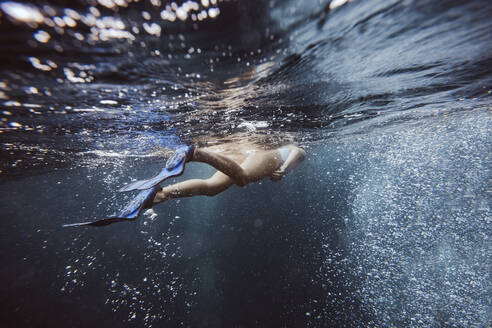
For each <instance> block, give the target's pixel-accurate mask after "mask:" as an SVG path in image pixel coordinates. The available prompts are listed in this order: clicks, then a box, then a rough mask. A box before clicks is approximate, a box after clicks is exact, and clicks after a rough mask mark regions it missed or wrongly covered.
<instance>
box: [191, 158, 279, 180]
mask: <svg viewBox="0 0 492 328" xmlns="http://www.w3.org/2000/svg"><path fill="white" fill-rule="evenodd" d="M191 160H192V161H196V162H202V163H207V164H209V165H211V166H213V167H215V168H216V169H217V170H219V171H221V172H223V173H224V174H225V175H227V176H229V177H230V179H232V182H233V183H235V184H237V185H238V186H241V187H242V186H245V185H247V184H248V183H250V182H254V181H258V180H261V179H263V178H266V177H268V176H270V175H271V174H272V173H273V172H274V171H275V170H276V169H278V168H279V167H280V165H282V156H281V155H280V153H279V152H278V151H277V150H270V151H261V152H257V153H254V154H252V155H250V156H248V157H247V158H246V160H245V161H244V162H243V163H241V165H239V164H238V163H236V162H235V161H234V160H232V159H230V158H229V157H227V156H224V155H221V154H217V153H214V152H211V151H208V150H205V149H199V148H197V149H196V150H195V152H194V154H193V158H192V159H191Z"/></svg>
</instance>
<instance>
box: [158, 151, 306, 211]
mask: <svg viewBox="0 0 492 328" xmlns="http://www.w3.org/2000/svg"><path fill="white" fill-rule="evenodd" d="M282 148H286V149H288V150H289V151H290V153H289V155H288V157H287V159H286V160H285V162H283V160H282V156H281V153H280V151H279V150H278V149H274V150H259V149H256V148H252V147H250V148H245V147H244V146H239V145H228V146H225V145H221V146H215V147H208V148H196V149H195V151H194V153H193V156H192V158H191V161H194V162H202V163H206V164H209V165H211V166H213V167H214V168H216V169H217V170H218V171H217V172H216V173H215V174H214V175H212V176H211V177H210V178H208V179H190V180H186V181H183V182H179V183H176V184H174V185H171V186H167V187H165V188H163V189H162V190H161V191H159V192H158V193H157V194H156V195H155V197H154V202H153V204H157V203H161V202H164V201H166V200H168V199H171V198H182V197H191V196H197V195H204V196H215V195H217V194H218V193H221V192H222V191H224V190H226V189H227V188H229V187H230V186H232V185H233V184H236V185H238V186H241V187H242V186H245V185H247V184H249V183H251V182H255V181H259V180H262V179H264V178H266V177H270V179H271V180H272V181H280V180H281V179H282V177H283V176H284V175H285V174H286V173H287V172H289V171H291V170H293V169H295V168H296V167H297V166H298V165H299V164H300V163H301V162H302V161H303V160H304V159H305V157H306V152H305V151H304V150H303V149H302V148H299V147H296V146H294V145H288V146H284V147H282Z"/></svg>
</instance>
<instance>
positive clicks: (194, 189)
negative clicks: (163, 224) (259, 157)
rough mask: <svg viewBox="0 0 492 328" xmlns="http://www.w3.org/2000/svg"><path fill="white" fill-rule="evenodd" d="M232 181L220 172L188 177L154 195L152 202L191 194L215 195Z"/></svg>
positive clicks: (190, 195)
mask: <svg viewBox="0 0 492 328" xmlns="http://www.w3.org/2000/svg"><path fill="white" fill-rule="evenodd" d="M232 184H233V181H232V180H231V178H229V177H228V176H227V175H225V174H224V173H221V172H217V173H215V174H214V175H213V176H212V177H210V178H209V179H206V180H204V179H190V180H186V181H183V182H179V183H176V184H174V185H171V186H167V187H165V188H163V189H162V190H161V191H159V192H158V193H157V194H156V195H155V197H154V204H157V203H161V202H164V201H166V200H168V199H171V198H183V197H192V196H198V195H202V196H215V195H217V194H218V193H221V192H222V191H224V190H226V189H227V188H229V187H230V186H232Z"/></svg>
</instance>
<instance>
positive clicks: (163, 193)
mask: <svg viewBox="0 0 492 328" xmlns="http://www.w3.org/2000/svg"><path fill="white" fill-rule="evenodd" d="M305 158H306V152H305V151H304V149H302V148H299V147H297V146H294V145H287V146H283V147H280V148H277V149H273V150H262V149H258V148H256V147H254V146H252V145H244V144H232V143H229V144H223V145H220V146H213V147H207V148H196V147H190V146H186V147H184V148H183V147H182V148H181V149H180V150H177V151H176V152H175V153H174V155H173V156H172V157H171V158H170V160H168V163H166V167H164V168H163V170H161V172H160V173H159V174H158V175H157V176H155V177H153V178H151V179H148V180H141V181H136V182H133V183H130V184H129V185H127V186H125V187H124V188H122V189H121V190H120V191H131V190H140V192H139V193H138V195H137V196H136V197H135V198H133V199H132V200H131V201H130V202H129V203H128V204H127V205H126V206H125V208H124V209H123V210H122V211H121V213H120V214H115V215H111V216H109V217H106V218H103V219H100V220H97V221H92V222H81V223H70V224H65V225H63V226H64V227H77V226H87V225H90V226H98V227H101V226H107V225H109V224H112V223H115V222H122V221H131V220H135V219H137V218H138V216H139V215H140V213H141V212H142V211H143V209H145V208H150V207H152V206H153V205H155V204H158V203H161V202H164V201H166V200H168V199H172V198H182V197H192V196H198V195H204V196H215V195H217V194H218V193H221V192H222V191H224V190H226V189H227V188H229V187H230V186H232V185H233V184H236V185H238V186H245V185H247V184H248V183H251V182H255V181H259V180H262V179H264V178H266V177H270V179H272V180H273V181H279V180H281V179H282V177H283V176H284V175H285V174H286V173H288V172H290V171H292V170H293V169H295V168H296V167H297V166H298V165H299V164H300V163H301V162H302V161H303V160H304V159H305ZM191 161H193V162H202V163H206V164H209V165H211V166H213V167H214V168H216V169H217V172H216V173H215V174H214V175H212V176H211V177H210V178H208V179H190V180H186V181H183V182H179V183H176V184H173V185H170V186H166V187H164V188H161V187H160V186H159V183H161V182H162V181H164V180H165V179H167V178H169V177H171V176H177V175H180V174H181V173H182V172H183V170H184V167H185V162H191Z"/></svg>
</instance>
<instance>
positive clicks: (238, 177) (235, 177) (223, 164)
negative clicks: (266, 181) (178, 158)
mask: <svg viewBox="0 0 492 328" xmlns="http://www.w3.org/2000/svg"><path fill="white" fill-rule="evenodd" d="M191 160H192V161H195V162H202V163H206V164H209V165H211V166H213V167H214V168H216V169H217V170H219V171H221V172H223V173H224V175H227V176H229V177H230V179H232V182H233V183H235V184H237V185H238V186H241V187H242V186H244V185H247V184H248V183H249V180H248V175H247V173H246V172H245V171H244V170H243V168H242V167H241V165H239V164H238V163H236V162H235V161H234V160H232V159H230V158H229V157H227V156H224V155H221V154H217V153H214V152H211V151H208V150H205V149H200V148H196V149H195V151H194V153H193V157H192V159H191ZM212 178H213V177H212Z"/></svg>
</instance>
